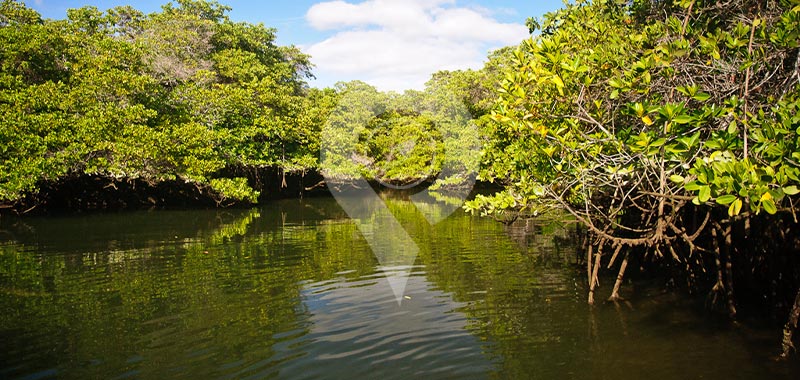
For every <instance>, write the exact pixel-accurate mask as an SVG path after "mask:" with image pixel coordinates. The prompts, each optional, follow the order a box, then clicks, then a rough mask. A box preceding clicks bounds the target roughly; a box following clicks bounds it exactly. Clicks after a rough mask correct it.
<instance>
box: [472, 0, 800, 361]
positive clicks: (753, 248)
mask: <svg viewBox="0 0 800 380" xmlns="http://www.w3.org/2000/svg"><path fill="white" fill-rule="evenodd" d="M798 4H800V3H798V2H797V1H766V2H765V1H747V0H732V1H726V2H724V4H722V3H720V2H716V1H702V0H697V1H694V0H680V1H633V2H628V1H616V0H596V1H577V2H576V3H575V4H569V5H566V6H565V7H564V8H563V9H562V10H559V11H557V12H555V13H552V14H549V15H548V16H547V17H546V18H545V19H544V20H530V21H529V26H530V27H531V28H540V29H541V33H540V34H539V35H538V36H536V37H535V38H532V39H530V40H528V41H525V42H524V43H523V44H522V45H521V46H520V47H519V48H518V49H517V50H516V51H515V52H514V56H513V58H512V59H511V62H512V65H511V66H510V67H509V69H508V70H506V72H505V78H504V80H503V81H502V84H501V85H500V88H499V92H500V99H499V100H498V102H497V103H496V105H495V109H494V111H493V114H492V116H493V118H494V119H495V120H496V123H494V124H492V126H493V129H492V131H491V133H490V136H491V141H490V144H489V145H488V146H487V147H485V149H484V160H485V164H486V168H485V171H484V173H483V176H484V178H486V179H490V180H497V181H501V182H502V183H503V184H505V185H506V186H507V187H506V190H505V191H504V192H502V193H499V194H496V195H494V196H491V197H478V198H477V199H476V200H475V201H473V202H471V203H470V204H469V205H468V207H469V208H471V209H473V210H476V211H477V210H480V211H482V212H483V213H485V214H494V215H498V214H499V215H501V216H503V215H504V216H505V217H509V216H510V217H512V218H513V217H515V216H516V215H517V214H518V213H520V212H522V213H532V212H536V211H538V209H540V208H542V207H543V205H546V204H549V205H554V206H556V207H560V208H565V209H567V210H569V211H570V212H571V213H572V215H574V217H575V218H576V219H577V220H579V221H580V222H582V224H584V225H585V226H586V227H587V229H588V231H589V241H588V242H587V258H586V263H587V278H588V281H589V283H590V294H589V302H590V303H592V302H594V292H595V289H596V287H597V285H599V280H598V269H599V268H600V266H601V265H603V263H604V262H608V265H609V267H610V266H612V265H614V264H615V263H620V266H619V268H620V269H619V275H618V277H617V282H616V285H615V286H614V289H613V290H612V294H611V299H614V300H616V299H619V298H620V296H619V287H620V284H621V280H622V278H623V274H624V272H625V270H626V267H627V265H628V260H629V258H631V259H634V257H632V256H633V255H636V256H637V257H635V259H636V260H637V262H641V261H643V260H650V261H657V262H668V263H669V265H672V266H673V267H677V268H680V269H681V271H683V272H684V274H685V278H686V280H687V281H689V282H690V284H689V285H690V287H692V288H694V287H696V286H697V285H698V283H702V282H701V281H702V279H704V278H708V277H709V276H707V275H705V273H706V271H707V269H708V268H714V269H712V271H711V272H712V273H714V275H713V276H711V277H712V280H711V284H712V293H711V294H712V298H713V299H714V300H717V299H724V300H725V301H726V302H724V304H725V305H726V309H727V310H728V312H729V313H730V315H731V316H735V315H736V310H737V309H736V307H737V305H736V300H735V297H734V278H740V279H741V278H744V279H746V280H747V281H761V285H766V286H765V289H771V290H766V291H764V299H768V300H769V301H768V304H767V305H765V306H769V307H774V305H784V307H785V305H786V303H787V302H786V300H785V299H781V298H780V297H779V296H776V294H786V293H788V292H786V291H778V288H779V287H781V286H786V287H788V288H789V289H792V288H793V289H796V285H797V283H796V282H797V279H798V278H797V276H798V270H797V268H798V263H799V261H798V259H797V255H796V253H797V246H796V244H797V238H796V232H797V222H796V215H795V209H796V208H797V206H798V205H797V201H798V199H797V197H795V195H797V194H798V192H800V191H799V190H798V186H799V185H800V115H798V113H797V111H798V108H800V55H799V54H798V53H799V51H800V49H798V47H799V46H800V5H798ZM764 238H766V239H764ZM604 260H605V261H604ZM736 266H744V268H739V272H738V273H740V275H737V274H736V272H735V270H736V269H735V267H736ZM778 278H782V279H783V280H781V281H778V280H777V279H778ZM696 282H697V283H696ZM779 283H780V284H781V285H776V284H779ZM748 290H749V291H753V290H754V288H753V287H751V288H750V289H748ZM792 294H794V293H792ZM762 301H763V300H762ZM788 303H789V305H791V300H789V302H788ZM798 307H800V295H798V297H797V298H796V301H795V310H796V311H797V310H798V309H797V308H798ZM795 313H796V312H795ZM792 323H793V324H795V325H796V323H797V315H796V314H795V315H794V319H793V320H792V318H790V324H792ZM789 327H790V326H789V325H787V331H790V330H791V329H789ZM785 344H786V346H785V350H784V352H785V353H788V350H789V348H790V344H791V337H789V339H788V340H786V341H785Z"/></svg>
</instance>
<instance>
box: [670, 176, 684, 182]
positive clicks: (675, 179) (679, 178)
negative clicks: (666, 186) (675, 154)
mask: <svg viewBox="0 0 800 380" xmlns="http://www.w3.org/2000/svg"><path fill="white" fill-rule="evenodd" d="M669 180H670V181H672V182H675V183H683V182H685V181H686V178H683V176H680V175H677V174H673V175H671V176H669Z"/></svg>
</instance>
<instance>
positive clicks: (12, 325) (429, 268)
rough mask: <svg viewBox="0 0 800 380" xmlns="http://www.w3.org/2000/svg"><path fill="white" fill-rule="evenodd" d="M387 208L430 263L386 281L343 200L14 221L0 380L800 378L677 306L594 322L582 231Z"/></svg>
mask: <svg viewBox="0 0 800 380" xmlns="http://www.w3.org/2000/svg"><path fill="white" fill-rule="evenodd" d="M388 204H389V206H390V209H391V210H392V212H393V213H394V214H395V216H397V218H398V219H399V220H400V221H401V223H402V224H403V227H404V228H405V229H406V230H407V231H408V232H409V235H410V236H411V237H412V238H413V239H414V242H415V243H416V245H417V246H418V247H419V255H418V256H417V258H416V261H415V262H414V264H413V265H412V266H408V267H402V268H397V267H395V268H392V269H391V270H387V271H386V272H385V271H383V270H381V267H380V265H379V263H378V261H377V259H376V258H375V255H373V253H372V251H371V249H370V247H369V246H368V245H367V243H366V241H365V240H364V238H363V237H362V236H361V233H360V231H359V229H358V228H357V226H356V225H355V224H354V223H353V222H352V221H350V220H349V219H348V218H347V216H346V214H345V213H344V212H343V211H342V210H341V209H340V208H339V207H338V206H337V205H336V203H335V201H334V200H333V199H314V200H305V201H298V200H293V201H284V202H276V203H270V204H267V205H264V206H263V207H261V208H258V209H252V210H224V211H219V210H207V211H202V210H201V211H153V212H126V213H112V214H95V215H85V216H80V215H78V216H50V217H35V218H25V219H9V218H4V219H2V220H0V378H4V379H5V378H8V379H44V378H60V379H90V378H98V379H123V378H135V379H164V378H187V379H207V378H208V379H220V378H221V379H232V378H237V379H238V378H247V379H249V378H285V379H328V378H331V379H337V378H341V379H361V378H363V379H375V378H377V379H409V378H414V379H416V378H424V379H437V378H457V379H461V378H468V379H473V378H474V379H480V378H537V379H642V378H646V379H649V380H655V379H701V378H702V379H757V378H763V379H776V378H786V379H791V378H798V374H799V373H800V372H798V368H797V366H796V363H774V362H772V361H770V356H771V355H773V354H774V353H775V352H776V350H777V341H778V339H779V334H780V333H779V331H776V330H772V329H766V330H758V329H753V328H735V327H731V326H729V325H727V324H720V323H715V322H713V321H712V320H710V319H708V318H705V317H703V316H702V313H697V312H696V311H695V310H694V309H692V308H691V307H687V306H686V304H685V303H683V302H682V301H681V300H680V299H679V298H678V297H675V296H669V295H659V294H658V293H657V292H656V293H653V294H647V295H637V294H635V293H633V294H631V293H630V290H629V295H630V298H631V303H630V305H619V306H615V305H613V304H607V305H599V306H598V307H596V308H594V309H592V308H589V307H588V306H587V305H586V304H585V295H586V290H585V287H586V283H585V282H586V280H585V275H584V274H583V273H582V272H581V270H580V269H579V268H576V267H575V265H574V264H575V262H576V251H575V247H574V241H575V237H574V234H573V232H572V229H571V228H565V227H563V226H561V225H560V224H558V223H541V224H538V223H530V222H528V223H518V224H516V225H514V226H511V227H506V226H503V225H502V224H499V223H496V222H494V221H492V220H487V219H481V218H476V217H471V216H469V215H465V214H463V213H460V212H458V213H456V214H455V215H452V216H451V217H449V218H448V219H446V220H445V221H443V222H441V223H439V224H437V225H436V226H430V225H429V224H428V222H427V221H426V220H425V219H424V218H423V217H422V216H421V215H420V214H419V213H418V212H417V211H416V209H415V208H414V206H413V205H412V204H411V203H409V202H405V201H400V200H391V201H388ZM404 272H406V273H410V277H409V279H408V282H407V286H406V288H405V293H404V294H405V297H404V298H403V299H402V303H401V304H398V302H397V300H396V298H395V295H394V293H393V292H392V289H391V288H390V287H389V285H388V281H389V280H387V274H388V276H389V277H390V278H395V279H396V278H398V276H401V274H402V273H404ZM608 285H609V284H604V286H603V288H602V289H601V291H606V292H607V291H608ZM629 288H630V287H629ZM603 294H604V293H603Z"/></svg>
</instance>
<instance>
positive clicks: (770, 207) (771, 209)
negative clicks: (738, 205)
mask: <svg viewBox="0 0 800 380" xmlns="http://www.w3.org/2000/svg"><path fill="white" fill-rule="evenodd" d="M761 207H763V208H764V211H766V212H768V213H770V214H771V215H774V214H775V213H776V212H778V208H777V207H776V206H775V201H774V200H772V199H766V200H764V201H762V202H761Z"/></svg>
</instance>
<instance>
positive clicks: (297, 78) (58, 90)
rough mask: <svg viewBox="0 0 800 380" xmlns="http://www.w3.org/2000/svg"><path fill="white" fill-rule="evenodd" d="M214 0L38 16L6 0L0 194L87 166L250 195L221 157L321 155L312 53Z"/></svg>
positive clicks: (269, 160)
mask: <svg viewBox="0 0 800 380" xmlns="http://www.w3.org/2000/svg"><path fill="white" fill-rule="evenodd" d="M228 10H229V8H227V7H225V6H222V5H219V4H217V3H215V2H205V1H195V0H180V1H178V2H177V5H173V4H168V5H166V6H164V7H163V9H162V11H161V12H160V13H155V14H151V15H144V14H142V13H141V12H139V11H137V10H135V9H133V8H130V7H117V8H113V9H111V10H109V11H107V12H100V11H99V10H97V9H96V8H93V7H85V8H81V9H71V10H69V12H68V17H67V19H66V20H42V19H41V17H40V16H39V15H38V14H37V13H36V12H35V11H33V10H31V9H28V8H26V7H25V6H24V5H23V4H22V3H19V2H16V1H10V0H4V1H3V2H2V3H1V4H0V41H1V42H0V44H2V46H3V49H2V52H0V67H1V68H2V69H1V70H0V117H2V119H3V123H2V125H0V140H2V141H3V144H2V148H0V149H2V151H0V202H14V201H17V200H19V199H20V197H22V196H24V195H26V194H30V193H35V191H36V190H37V186H39V185H40V184H41V183H42V182H46V181H57V180H59V179H63V178H65V177H70V176H79V175H90V176H100V177H104V178H108V179H109V181H113V180H131V179H144V180H146V181H148V182H152V183H156V182H160V181H164V180H178V181H187V182H191V183H195V184H197V186H198V187H203V188H205V187H208V186H211V187H213V189H214V190H215V191H214V193H216V194H217V196H218V197H220V198H221V199H224V198H234V199H245V200H250V201H254V200H255V198H256V197H257V196H258V194H257V192H256V191H254V190H253V189H251V188H250V187H249V186H248V185H247V182H246V181H244V180H243V179H236V178H224V177H220V176H218V175H216V174H217V173H218V172H219V171H220V170H221V169H223V168H225V167H235V166H253V167H259V166H277V167H281V168H283V169H285V170H288V171H295V170H304V169H307V168H311V167H313V166H314V165H315V164H316V160H317V156H318V131H319V126H320V125H321V121H322V120H324V112H325V105H326V102H325V101H324V99H325V98H328V97H331V96H333V94H332V93H330V92H326V91H322V90H310V89H308V88H307V86H306V85H305V82H304V80H305V78H306V77H308V76H309V75H310V72H309V70H310V63H309V60H308V57H307V56H305V55H303V54H302V53H301V52H300V51H299V50H298V49H296V48H294V47H283V46H277V45H276V44H275V42H274V41H275V30H274V29H270V28H267V27H265V26H263V25H260V24H259V25H252V24H248V23H238V22H233V21H231V20H230V19H229V18H228V17H227V16H226V12H227V11H228Z"/></svg>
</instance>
